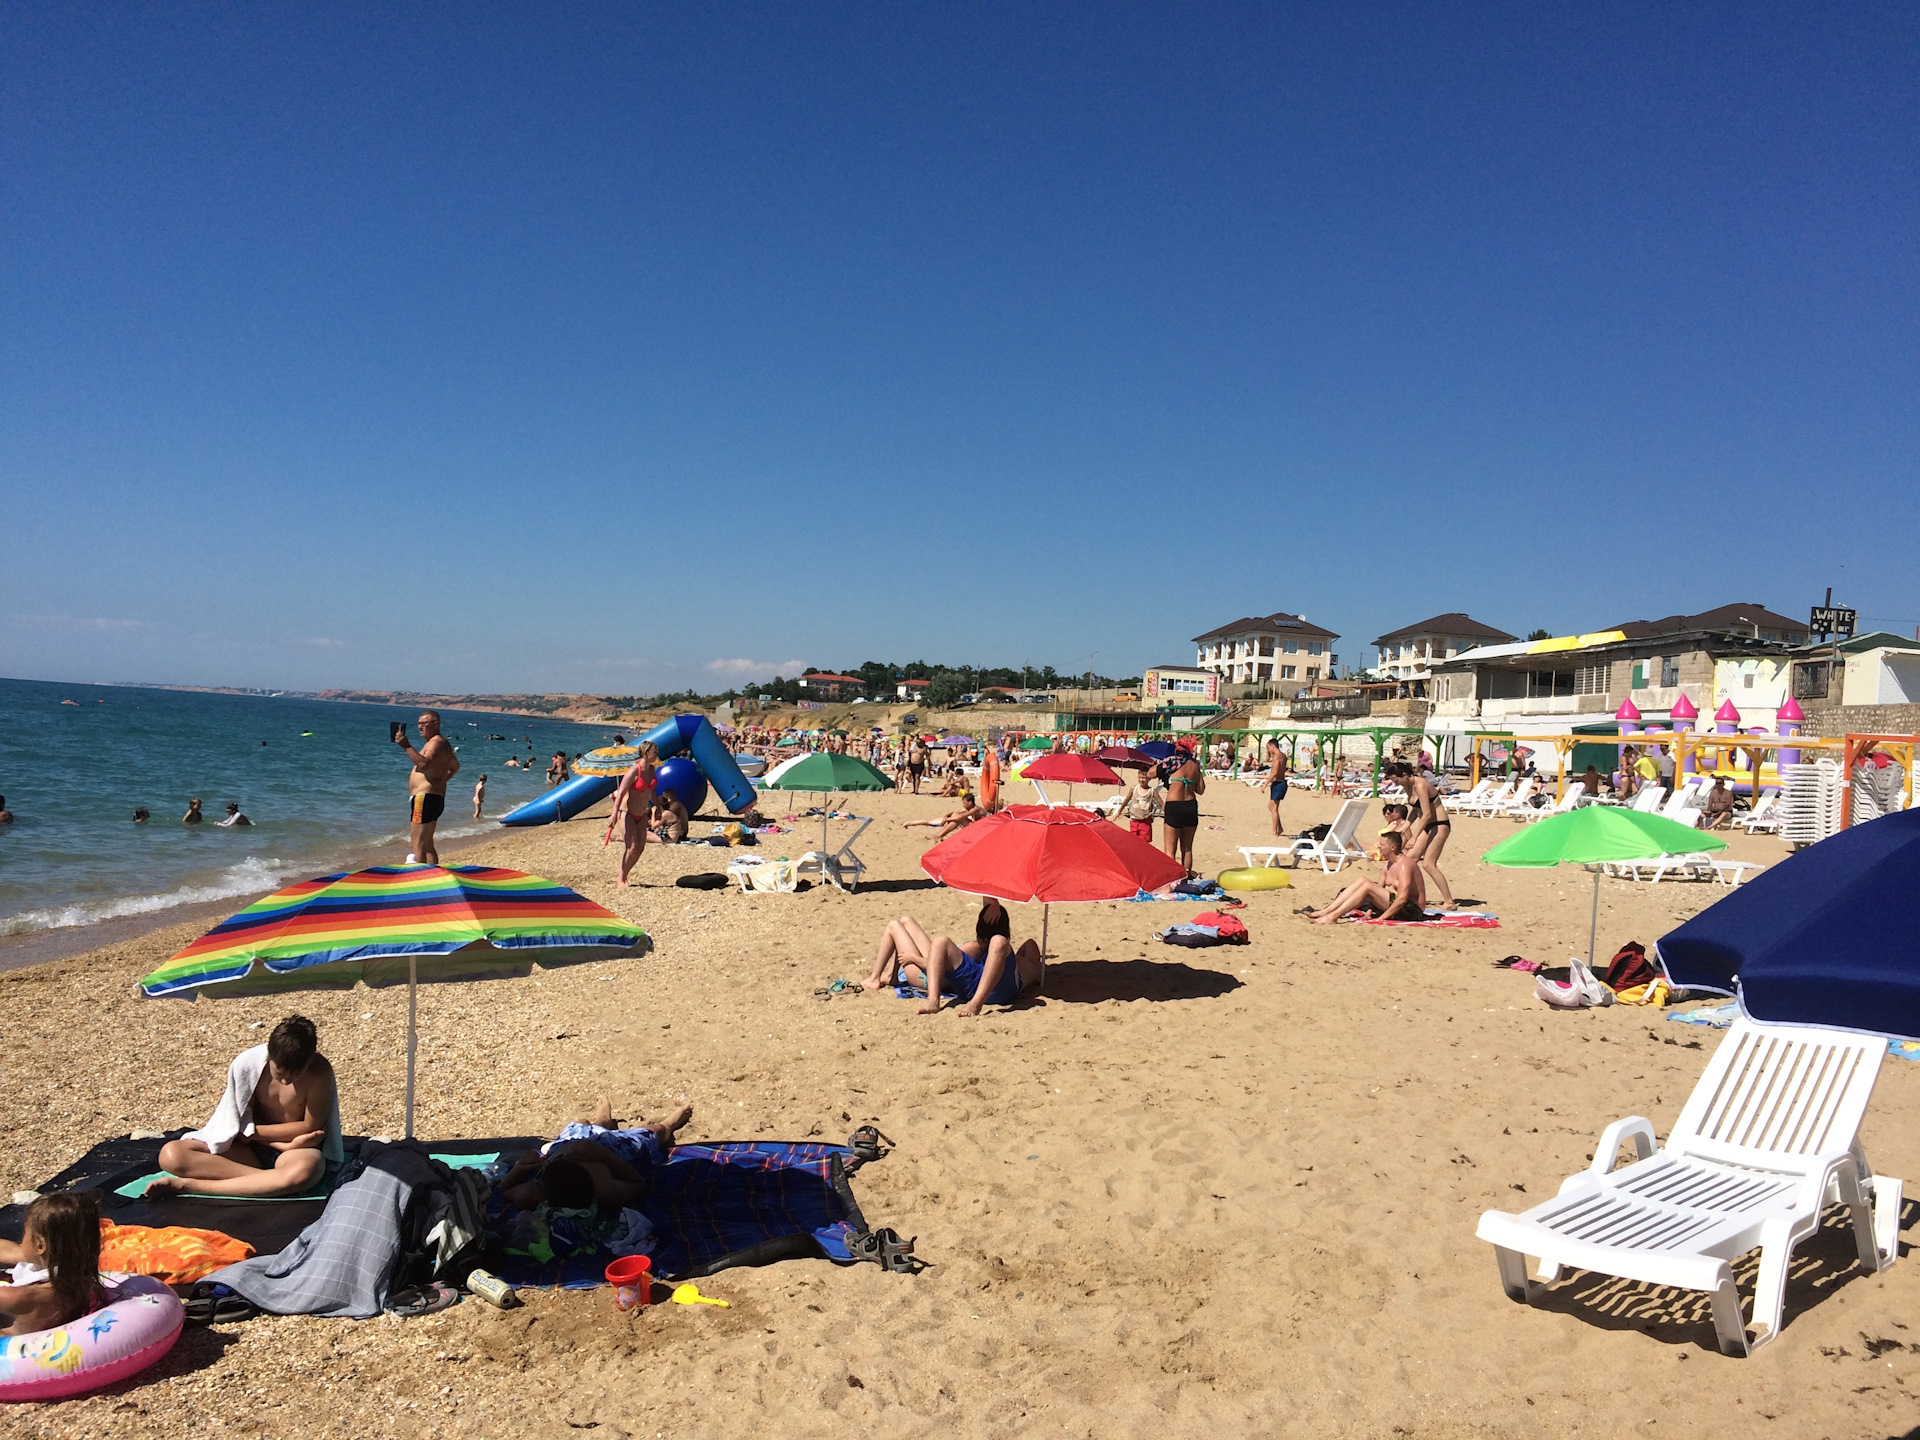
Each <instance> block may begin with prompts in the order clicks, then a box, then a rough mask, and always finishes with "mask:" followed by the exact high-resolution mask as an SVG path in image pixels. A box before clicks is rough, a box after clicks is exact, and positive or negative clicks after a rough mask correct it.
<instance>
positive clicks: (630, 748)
mask: <svg viewBox="0 0 1920 1440" xmlns="http://www.w3.org/2000/svg"><path fill="white" fill-rule="evenodd" d="M639 758H640V747H639V746H638V745H603V746H601V747H600V748H599V749H598V750H589V751H587V753H586V754H584V755H582V756H581V757H580V758H579V759H578V760H576V761H574V762H573V773H574V774H575V775H614V776H619V775H624V774H626V773H627V771H628V770H629V769H631V768H632V766H633V762H634V761H636V760H638V759H639Z"/></svg>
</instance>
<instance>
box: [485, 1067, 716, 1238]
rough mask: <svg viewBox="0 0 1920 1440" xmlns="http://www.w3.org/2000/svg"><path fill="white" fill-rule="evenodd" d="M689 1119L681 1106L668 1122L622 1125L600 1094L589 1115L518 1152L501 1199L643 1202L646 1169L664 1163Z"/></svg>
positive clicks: (575, 1206) (615, 1204) (530, 1205)
mask: <svg viewBox="0 0 1920 1440" xmlns="http://www.w3.org/2000/svg"><path fill="white" fill-rule="evenodd" d="M692 1118H693V1107H692V1106H691V1105H683V1106H681V1107H680V1111H679V1113H678V1114H677V1115H675V1116H674V1117H673V1118H672V1119H671V1120H660V1121H656V1122H655V1123H654V1124H651V1125H649V1124H647V1123H646V1122H645V1121H644V1120H642V1121H641V1122H640V1123H639V1124H637V1125H633V1126H622V1125H621V1124H620V1122H619V1121H617V1120H615V1119H614V1118H613V1105H612V1103H611V1102H610V1101H609V1100H608V1099H607V1097H606V1096H604V1095H602V1096H601V1097H600V1098H599V1101H598V1103H597V1104H596V1105H595V1107H594V1115H593V1119H592V1120H590V1121H588V1122H586V1123H585V1124H578V1123H576V1124H572V1125H569V1126H567V1127H566V1128H565V1129H563V1130H562V1131H561V1132H560V1133H559V1135H558V1136H556V1137H555V1138H554V1140H553V1141H552V1143H551V1144H548V1145H545V1146H542V1147H541V1148H540V1149H538V1150H527V1151H523V1152H522V1153H521V1155H520V1158H519V1159H518V1160H516V1161H515V1162H514V1166H513V1168H512V1169H511V1170H509V1171H508V1172H507V1173H506V1174H505V1175H504V1176H503V1177H501V1180H500V1198H501V1199H502V1200H504V1201H506V1202H507V1204H509V1205H511V1206H513V1207H514V1209H516V1210H537V1209H538V1208H540V1207H541V1206H542V1205H545V1206H548V1207H550V1208H552V1209H555V1210H584V1209H588V1208H590V1207H593V1206H604V1207H607V1208H611V1209H615V1210H623V1209H631V1208H635V1207H638V1206H640V1205H641V1204H643V1203H644V1202H645V1200H646V1198H647V1195H648V1194H649V1193H650V1192H651V1191H652V1189H653V1179H652V1175H651V1173H650V1172H651V1171H652V1170H653V1168H654V1166H656V1165H660V1164H663V1163H664V1162H665V1160H666V1158H667V1151H668V1150H670V1149H671V1148H672V1147H673V1142H674V1137H675V1136H676V1135H678V1134H679V1133H680V1130H681V1128H682V1127H683V1126H684V1125H685V1124H686V1123H687V1122H688V1121H689V1120H691V1119H692Z"/></svg>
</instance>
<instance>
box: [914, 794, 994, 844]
mask: <svg viewBox="0 0 1920 1440" xmlns="http://www.w3.org/2000/svg"><path fill="white" fill-rule="evenodd" d="M961 793H962V794H963V795H964V794H965V793H966V792H965V791H962V792H961ZM986 814H987V812H986V810H985V808H984V807H982V806H980V805H978V804H976V803H975V802H974V801H973V799H972V798H971V797H969V798H968V800H967V803H966V804H964V805H962V806H961V807H960V808H959V809H958V810H949V811H948V812H947V813H946V814H945V815H942V816H941V817H940V818H939V819H938V820H903V821H902V822H901V824H900V828H901V829H902V830H917V829H920V828H922V827H925V828H926V829H928V830H938V831H939V832H940V833H939V835H938V836H936V837H935V838H936V839H937V840H944V839H946V838H947V837H948V836H949V835H952V834H955V833H957V832H958V831H960V830H963V829H965V828H966V827H967V826H969V825H971V824H972V823H973V822H974V821H976V820H983V819H985V818H986Z"/></svg>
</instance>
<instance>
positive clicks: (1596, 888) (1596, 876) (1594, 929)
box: [1587, 870, 1600, 970]
mask: <svg viewBox="0 0 1920 1440" xmlns="http://www.w3.org/2000/svg"><path fill="white" fill-rule="evenodd" d="M1599 933H1600V872H1599V871H1598V870H1595V871H1594V872H1593V919H1592V920H1591V921H1589V922H1588V924H1587V968H1588V969H1589V970H1591V969H1592V968H1593V940H1594V937H1595V936H1596V935H1598V934H1599Z"/></svg>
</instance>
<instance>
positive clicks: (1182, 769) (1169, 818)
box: [1160, 750, 1207, 880]
mask: <svg viewBox="0 0 1920 1440" xmlns="http://www.w3.org/2000/svg"><path fill="white" fill-rule="evenodd" d="M1206 791H1207V778H1206V776H1205V775H1203V774H1201V773H1200V762H1199V761H1198V760H1196V759H1194V758H1193V751H1192V750H1182V751H1181V754H1180V759H1179V760H1178V761H1177V762H1176V763H1175V764H1174V767H1173V773H1172V774H1170V775H1168V776H1167V798H1166V801H1165V803H1164V804H1163V805H1162V806H1161V811H1160V813H1161V815H1162V816H1163V817H1164V818H1165V820H1166V838H1165V840H1164V841H1163V848H1164V849H1165V850H1166V852H1167V854H1169V855H1171V856H1172V857H1173V858H1174V859H1176V860H1178V861H1179V862H1180V863H1181V864H1182V865H1184V866H1185V867H1186V870H1187V878H1188V879H1189V880H1191V879H1192V878H1193V836H1194V832H1195V831H1197V830H1198V829H1199V828H1200V797H1201V796H1202V795H1204V794H1206Z"/></svg>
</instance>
